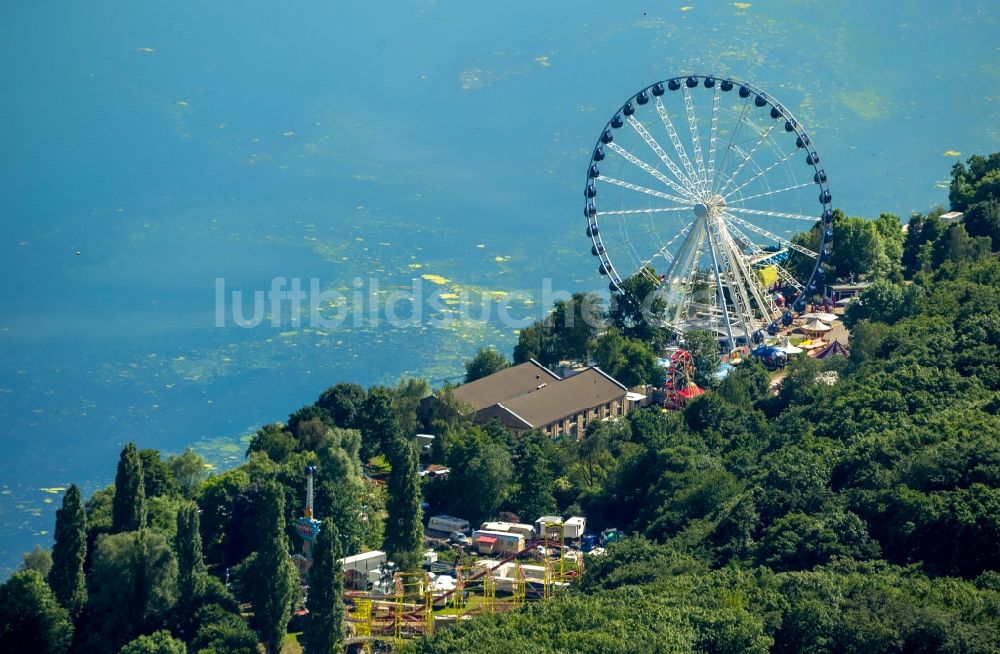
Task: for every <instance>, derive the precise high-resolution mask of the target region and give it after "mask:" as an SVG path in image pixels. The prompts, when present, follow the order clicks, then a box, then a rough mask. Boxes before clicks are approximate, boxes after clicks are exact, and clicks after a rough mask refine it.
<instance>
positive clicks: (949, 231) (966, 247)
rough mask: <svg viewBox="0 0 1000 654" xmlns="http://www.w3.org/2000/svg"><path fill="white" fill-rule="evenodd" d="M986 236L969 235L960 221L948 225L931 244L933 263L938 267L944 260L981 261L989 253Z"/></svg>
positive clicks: (959, 262)
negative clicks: (932, 244)
mask: <svg viewBox="0 0 1000 654" xmlns="http://www.w3.org/2000/svg"><path fill="white" fill-rule="evenodd" d="M990 244H991V241H990V238H989V237H988V236H977V237H975V238H973V237H971V236H969V233H968V232H966V231H965V227H964V226H963V225H961V224H960V223H954V224H952V225H948V227H947V228H946V229H945V230H944V233H943V234H941V236H940V237H938V240H937V241H935V242H934V246H933V255H932V256H933V263H934V266H935V267H940V266H942V265H944V264H945V263H946V262H950V263H953V264H956V265H960V264H963V263H969V262H975V261H981V260H983V259H985V258H986V257H988V256H989V255H990Z"/></svg>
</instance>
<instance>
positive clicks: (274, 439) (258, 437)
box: [246, 422, 322, 463]
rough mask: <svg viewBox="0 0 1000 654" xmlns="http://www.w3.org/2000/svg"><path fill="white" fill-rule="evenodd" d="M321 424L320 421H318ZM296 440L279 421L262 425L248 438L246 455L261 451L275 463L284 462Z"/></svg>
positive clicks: (295, 444)
mask: <svg viewBox="0 0 1000 654" xmlns="http://www.w3.org/2000/svg"><path fill="white" fill-rule="evenodd" d="M320 424H322V423H320ZM297 445H298V441H296V440H295V436H294V435H292V432H290V431H288V430H286V429H285V426H284V425H283V424H281V423H280V422H275V423H272V424H269V425H264V426H263V427H261V428H260V429H258V430H257V433H256V434H254V435H253V438H251V439H250V445H248V446H247V452H246V455H247V456H250V454H251V453H252V452H263V453H264V454H266V455H267V458H269V459H271V460H272V461H274V462H275V463H284V462H285V460H286V459H288V457H289V456H291V454H292V452H294V451H295V448H296V446H297Z"/></svg>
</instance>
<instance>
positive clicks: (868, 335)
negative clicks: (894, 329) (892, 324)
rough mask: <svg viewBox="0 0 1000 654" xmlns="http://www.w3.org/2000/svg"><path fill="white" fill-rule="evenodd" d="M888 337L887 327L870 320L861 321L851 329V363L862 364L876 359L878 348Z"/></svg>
mask: <svg viewBox="0 0 1000 654" xmlns="http://www.w3.org/2000/svg"><path fill="white" fill-rule="evenodd" d="M888 335H889V325H886V324H885V323H881V322H872V321H870V320H861V321H860V322H856V323H854V326H853V327H852V328H851V336H850V347H851V361H852V362H853V363H855V364H858V365H860V364H862V363H864V362H865V361H870V360H872V359H875V358H877V356H878V352H879V348H881V347H882V343H884V342H885V339H886V337H887V336H888Z"/></svg>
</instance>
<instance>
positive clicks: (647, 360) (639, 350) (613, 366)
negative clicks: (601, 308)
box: [593, 327, 663, 387]
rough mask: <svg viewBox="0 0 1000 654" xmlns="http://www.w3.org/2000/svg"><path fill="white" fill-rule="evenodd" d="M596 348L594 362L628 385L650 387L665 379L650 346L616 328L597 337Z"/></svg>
mask: <svg viewBox="0 0 1000 654" xmlns="http://www.w3.org/2000/svg"><path fill="white" fill-rule="evenodd" d="M593 345H594V353H593V356H594V362H595V363H597V365H598V366H599V367H600V368H601V370H603V371H604V372H606V373H608V374H609V375H611V376H612V377H614V378H615V379H617V380H618V381H619V382H621V383H622V384H624V385H625V386H628V387H632V386H638V385H640V384H651V383H654V382H656V381H657V377H662V371H663V369H662V368H661V367H660V366H659V365H658V364H657V362H656V355H654V354H653V351H652V350H651V349H649V346H648V345H646V344H645V343H643V342H642V341H638V340H635V339H632V338H625V337H623V336H622V335H621V333H620V332H619V331H618V330H617V329H615V328H614V327H611V328H609V329H608V330H607V331H606V332H605V333H603V334H601V335H600V336H599V337H597V339H596V340H595V341H594V342H593Z"/></svg>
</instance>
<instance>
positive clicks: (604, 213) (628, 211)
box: [594, 207, 691, 217]
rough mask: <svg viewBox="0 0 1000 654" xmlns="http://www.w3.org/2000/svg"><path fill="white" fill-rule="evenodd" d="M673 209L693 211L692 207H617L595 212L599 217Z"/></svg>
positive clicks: (663, 211) (665, 211) (660, 211)
mask: <svg viewBox="0 0 1000 654" xmlns="http://www.w3.org/2000/svg"><path fill="white" fill-rule="evenodd" d="M672 211H691V207H662V208H656V209H615V210H609V211H598V212H597V213H596V214H594V215H595V216H597V217H601V216H632V215H636V214H643V213H668V212H672Z"/></svg>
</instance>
